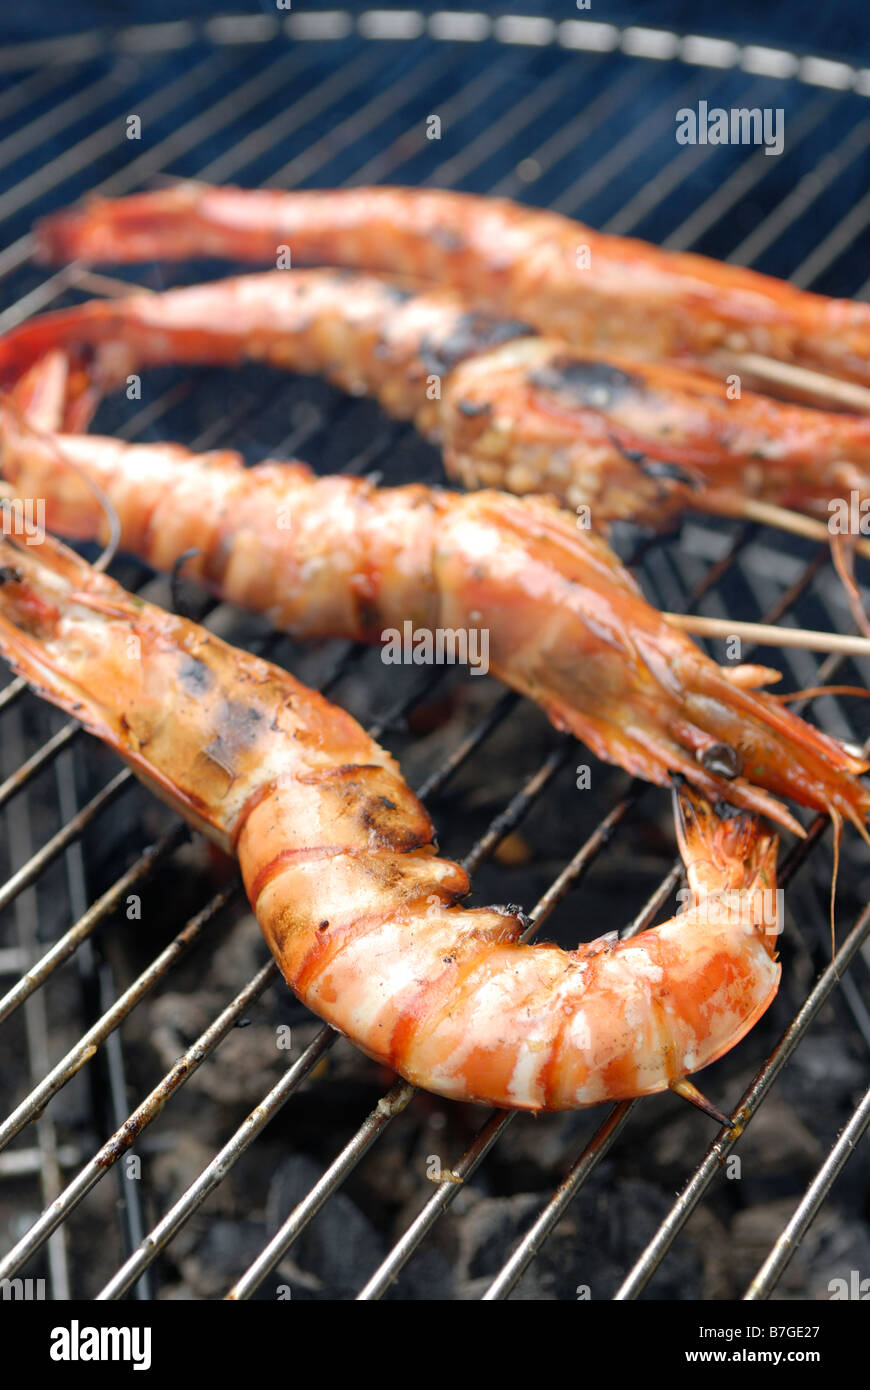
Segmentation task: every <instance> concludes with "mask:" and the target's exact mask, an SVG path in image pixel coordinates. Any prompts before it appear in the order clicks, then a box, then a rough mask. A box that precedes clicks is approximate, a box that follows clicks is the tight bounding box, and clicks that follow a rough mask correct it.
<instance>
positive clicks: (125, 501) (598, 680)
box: [0, 364, 870, 834]
mask: <svg viewBox="0 0 870 1390" xmlns="http://www.w3.org/2000/svg"><path fill="white" fill-rule="evenodd" d="M61 365H62V364H61ZM34 380H36V381H37V382H38V381H39V380H41V381H42V382H43V384H44V382H45V377H44V376H43V375H42V374H41V373H39V372H38V373H37V374H36V377H35V378H31V384H32V382H33V381H34ZM21 385H22V386H25V387H26V386H27V385H28V382H27V379H26V378H25V380H24V382H23V383H21ZM19 399H20V398H19ZM44 404H45V402H44V401H43V405H44ZM37 405H39V402H38V401H35V400H34V399H33V398H32V393H31V398H30V399H29V400H28V406H29V408H30V409H31V412H33V411H34V410H35V408H36V406H37ZM37 413H38V412H37ZM47 413H48V414H50V413H51V408H50V406H49V407H48V410H47ZM0 468H2V473H3V476H4V479H5V481H6V484H7V486H8V487H10V488H12V489H14V491H15V492H16V493H17V495H18V497H19V498H20V499H26V498H28V497H29V498H32V499H33V498H38V499H41V500H42V502H43V503H44V505H45V522H46V524H47V525H48V527H49V528H50V529H53V530H56V531H59V532H61V533H62V534H64V535H66V536H68V537H72V538H79V539H85V538H95V537H97V536H100V537H101V538H105V536H104V534H103V533H102V531H101V528H102V527H103V526H104V524H105V522H104V516H103V507H104V505H105V500H108V502H109V503H110V504H111V507H112V508H113V509H114V512H115V513H116V514H117V519H118V522H119V525H120V536H119V539H120V543H121V546H122V548H124V549H126V550H128V551H130V552H133V553H136V554H137V555H139V556H140V557H141V558H142V559H144V560H145V561H146V562H147V563H149V564H150V565H152V566H154V567H155V568H157V569H162V570H171V569H172V568H173V567H174V566H175V565H176V563H177V562H178V561H180V560H182V559H183V560H184V561H185V564H186V566H187V569H186V571H185V572H186V573H189V574H191V575H192V576H198V577H199V578H201V579H202V580H204V582H205V583H206V584H208V585H209V586H210V587H211V588H212V589H213V590H215V591H216V592H217V593H219V594H220V595H222V596H223V597H225V598H227V599H230V600H232V601H233V602H236V603H239V604H242V605H244V606H246V607H248V608H251V609H254V610H257V611H259V612H262V613H265V614H266V615H268V616H269V617H270V619H271V620H272V621H273V622H274V623H275V624H276V625H277V626H279V627H282V628H286V629H289V630H290V631H291V632H293V633H294V634H296V635H298V636H308V637H312V636H317V637H323V636H331V637H337V636H340V637H345V638H350V639H355V640H363V641H374V642H378V641H381V640H383V639H384V637H385V636H386V634H387V633H388V631H390V630H392V631H394V632H399V633H402V632H403V631H405V629H406V628H407V627H409V628H410V629H411V631H412V633H416V632H417V631H418V630H422V631H423V632H428V633H430V634H433V633H435V632H437V631H442V632H449V633H451V634H455V633H457V632H459V633H465V634H466V635H467V634H469V632H477V633H481V632H485V633H486V634H487V641H488V659H489V666H490V668H491V669H492V671H493V673H494V674H496V675H498V676H499V677H500V678H501V679H503V680H504V681H505V682H506V683H507V684H508V685H510V686H512V687H513V688H514V689H515V690H518V691H520V692H521V693H522V694H524V695H526V696H529V697H530V698H532V699H534V700H536V701H538V703H539V704H540V705H541V706H542V707H543V708H544V710H545V711H546V712H547V713H548V715H549V716H550V718H551V720H552V721H553V722H554V723H555V724H556V725H557V726H558V727H559V728H562V729H567V730H570V731H571V732H572V733H573V734H575V735H576V736H577V737H579V738H580V739H582V740H583V741H584V742H585V743H586V744H587V745H588V746H589V747H590V748H591V749H592V750H593V752H594V753H595V754H596V755H597V756H599V757H601V758H603V759H605V760H606V761H609V762H614V763H617V764H619V765H621V766H622V767H624V768H625V769H627V770H628V771H629V772H631V773H632V774H634V775H637V776H641V777H644V778H646V779H647V780H649V781H652V782H655V783H658V784H660V785H665V784H667V783H668V782H669V780H670V776H671V774H672V773H673V772H677V773H680V774H682V775H683V776H684V777H685V778H686V779H687V780H688V781H689V782H691V783H693V784H694V785H695V786H696V787H697V788H698V789H699V790H701V791H702V792H704V793H705V794H706V795H707V796H709V797H710V798H712V799H722V800H726V801H730V802H732V803H734V804H735V805H738V806H742V807H745V808H748V809H752V810H755V811H760V812H762V813H763V814H766V815H768V816H771V817H772V818H774V819H776V820H778V821H779V822H780V823H781V824H783V825H786V826H788V827H789V828H790V829H792V830H794V831H796V833H798V834H800V833H802V832H801V828H800V826H799V824H798V822H797V821H795V820H794V818H793V817H792V816H791V815H790V813H789V812H788V811H787V810H786V808H785V807H784V806H783V805H782V804H781V803H780V802H779V801H778V800H777V799H776V798H777V797H778V796H783V797H786V798H791V799H793V800H795V801H797V802H799V803H801V804H803V805H806V806H811V807H814V808H816V809H818V810H820V811H823V812H826V813H828V814H830V815H831V817H832V818H833V820H834V823H835V827H836V829H837V831H838V833H839V826H840V825H841V823H842V819H843V818H844V817H845V818H847V819H848V820H850V821H851V822H852V823H854V824H855V825H856V826H858V828H859V829H860V830H861V831H862V833H864V821H865V818H866V815H867V812H868V809H870V792H868V791H867V789H866V788H865V787H864V786H863V785H862V784H861V782H860V781H859V780H858V776H859V774H861V773H862V772H864V771H866V770H867V764H866V763H863V762H861V761H859V760H858V759H856V758H853V757H852V756H851V755H850V754H848V753H847V752H846V751H845V750H844V749H843V748H842V746H841V745H840V744H838V743H837V742H835V741H834V740H833V739H830V738H828V737H826V736H825V735H824V734H822V733H820V732H818V731H817V730H815V729H813V728H812V727H811V726H810V725H808V724H806V723H805V722H804V721H803V720H801V719H800V718H798V717H797V716H796V715H794V714H793V713H791V712H790V711H789V710H787V709H786V708H784V706H783V705H782V703H780V702H779V701H778V700H777V699H776V698H774V697H772V696H770V695H767V694H764V693H760V692H758V691H756V690H754V689H752V687H753V686H757V685H760V684H763V683H764V682H765V681H766V680H770V679H775V678H776V675H777V673H776V672H771V671H769V670H767V669H766V668H759V667H754V666H742V667H731V668H725V667H723V668H720V667H719V666H717V665H716V664H715V663H714V662H712V661H710V660H709V659H708V658H706V657H705V656H704V655H703V654H702V653H701V652H700V651H699V649H698V648H697V647H696V646H695V645H694V643H693V642H692V641H691V640H690V639H689V638H688V637H687V636H686V635H685V634H684V633H683V632H681V631H680V630H679V629H678V628H676V627H675V626H674V625H672V624H671V623H670V622H668V621H667V620H666V619H665V618H664V617H663V616H662V614H660V613H659V612H658V611H657V610H656V609H655V608H653V607H652V606H651V605H650V604H649V603H647V602H646V600H645V599H644V598H643V596H642V594H641V593H640V591H639V589H638V587H637V585H636V584H635V582H634V580H633V579H632V577H631V575H630V574H629V573H628V571H627V570H626V569H625V568H624V567H623V566H622V565H621V564H620V562H619V561H618V560H617V558H616V556H615V555H614V554H613V553H612V551H610V549H609V547H608V546H607V545H606V544H605V543H604V542H603V541H602V540H601V539H600V538H599V537H596V536H594V535H592V534H590V533H589V532H586V531H582V530H579V529H578V528H577V526H576V524H575V520H574V518H573V517H571V516H570V515H569V514H568V513H566V512H565V511H564V510H562V509H560V508H559V507H558V506H556V504H555V503H553V502H551V501H549V500H548V499H545V498H532V497H527V498H516V497H512V496H510V495H508V494H504V493H497V492H492V491H481V492H477V493H472V494H468V495H461V494H458V493H451V492H447V491H442V490H441V489H437V488H428V487H425V486H423V485H420V484H415V485H410V486H406V487H397V488H380V487H376V486H375V485H374V484H373V483H372V482H370V481H367V480H363V479H358V478H349V477H327V478H317V477H315V476H314V475H313V474H312V473H311V471H310V470H309V469H308V468H306V467H305V465H304V464H299V463H289V464H288V463H279V462H268V463H264V464H259V465H257V466H256V467H254V468H250V469H249V468H245V466H244V462H243V460H242V459H241V458H240V457H239V456H238V455H237V454H233V453H231V452H229V451H219V452H216V453H212V454H206V455H202V456H197V455H194V454H191V453H189V452H188V451H187V450H185V449H183V448H181V447H180V446H177V445H171V444H144V445H136V444H128V443H124V442H123V441H120V440H114V439H108V438H99V437H95V436H81V435H52V434H49V433H44V432H40V431H38V430H36V429H34V428H33V427H32V426H31V425H29V424H27V423H26V422H25V420H24V419H23V418H22V417H21V416H20V415H19V413H18V412H17V410H16V409H15V408H14V407H12V406H11V405H10V404H9V403H0Z"/></svg>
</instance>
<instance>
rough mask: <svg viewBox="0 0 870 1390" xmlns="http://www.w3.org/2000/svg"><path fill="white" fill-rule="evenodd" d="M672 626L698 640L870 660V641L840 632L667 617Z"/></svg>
mask: <svg viewBox="0 0 870 1390" xmlns="http://www.w3.org/2000/svg"><path fill="white" fill-rule="evenodd" d="M662 617H664V618H667V620H668V622H669V623H673V624H674V626H675V627H680V628H682V629H683V631H684V632H692V633H695V635H696V636H698V637H742V638H744V639H745V640H746V641H747V642H757V643H759V644H764V645H765V646H770V647H801V648H803V650H804V651H808V652H837V653H838V654H839V655H841V656H870V639H868V638H866V637H847V636H844V634H843V633H840V632H813V631H812V630H811V629H809V628H804V627H776V626H775V625H774V624H773V623H738V622H733V621H732V620H731V619H730V618H705V617H704V616H703V615H702V614H696V613H663V614H662Z"/></svg>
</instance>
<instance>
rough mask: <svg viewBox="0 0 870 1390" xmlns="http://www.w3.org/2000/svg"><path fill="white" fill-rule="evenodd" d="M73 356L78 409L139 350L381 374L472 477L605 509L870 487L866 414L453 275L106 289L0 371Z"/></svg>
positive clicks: (818, 495)
mask: <svg viewBox="0 0 870 1390" xmlns="http://www.w3.org/2000/svg"><path fill="white" fill-rule="evenodd" d="M55 347H63V348H64V350H65V351H66V352H67V353H68V355H69V357H70V359H71V363H72V373H71V377H70V382H69V385H68V401H67V406H66V419H67V423H68V425H69V426H70V427H71V428H74V429H79V428H82V427H83V426H84V425H85V424H86V422H87V418H88V416H89V414H90V412H91V409H92V407H93V405H94V404H95V402H96V400H97V398H98V396H99V394H100V393H101V392H102V391H104V390H108V389H112V388H113V387H115V386H117V385H118V384H120V383H121V382H123V381H124V379H125V378H126V377H127V376H128V375H129V374H130V373H133V372H136V371H138V370H139V369H140V368H142V367H147V366H154V365H159V364H166V363H173V362H188V363H219V364H225V365H232V364H235V363H238V362H241V361H244V360H245V359H249V360H256V361H265V362H268V363H270V364H272V365H274V366H279V367H283V368H290V369H292V370H295V371H300V372H309V373H314V372H321V373H324V374H325V375H327V376H328V377H329V378H330V379H331V380H332V381H334V382H336V383H337V384H338V385H340V386H342V387H343V388H344V389H346V390H349V391H351V392H354V393H360V392H368V393H370V394H372V395H374V396H376V397H377V398H378V400H379V401H380V402H381V404H382V405H383V406H384V407H385V408H386V409H387V410H388V411H389V412H390V413H391V414H393V415H395V416H398V417H399V418H402V419H412V420H414V421H415V422H416V424H417V426H418V427H419V428H420V430H421V431H422V432H423V433H424V434H425V435H427V436H428V437H429V438H431V439H433V440H434V441H436V442H438V443H440V445H441V446H442V448H443V452H444V459H445V463H446V466H447V468H448V471H450V472H451V473H453V474H454V475H455V476H457V477H458V478H459V479H460V480H461V481H462V482H463V483H465V484H466V485H468V486H489V487H501V488H504V489H506V490H508V491H510V492H517V493H529V492H545V491H546V492H550V493H551V494H553V495H554V496H556V497H558V498H560V499H561V500H562V501H565V502H567V503H568V504H569V505H570V506H571V507H572V508H581V509H583V514H584V515H588V519H589V521H590V522H591V524H593V525H595V526H596V527H602V526H605V525H606V523H607V522H609V521H611V520H614V519H616V518H624V519H631V520H634V521H637V522H640V523H642V524H651V525H658V526H661V525H666V524H668V523H671V522H673V521H674V519H675V518H676V516H677V515H678V514H679V513H680V512H682V511H683V510H686V509H693V510H701V511H711V512H720V513H726V514H728V515H740V514H742V513H743V512H744V511H745V510H746V505H747V499H758V500H760V501H762V502H763V503H765V504H776V506H777V507H783V508H798V509H802V510H804V511H807V512H811V513H815V514H817V515H822V516H824V517H825V518H827V517H828V515H829V513H828V503H829V501H830V499H831V498H834V497H836V498H843V497H846V498H850V497H851V495H852V493H853V492H856V493H857V494H858V495H859V496H861V497H862V498H863V497H864V496H866V495H867V494H868V492H870V482H868V470H870V416H868V417H858V416H850V415H845V414H834V413H826V412H823V411H820V410H813V409H810V408H808V407H803V406H797V405H787V404H784V403H782V402H779V401H775V400H772V399H769V398H767V397H765V396H760V395H753V394H751V393H749V392H742V393H741V394H740V396H739V397H738V398H736V399H732V398H731V395H730V387H728V386H726V385H724V384H722V383H719V382H717V381H715V380H714V379H713V378H712V377H708V376H704V375H702V374H699V373H696V372H691V371H687V370H686V369H685V368H680V367H662V366H653V365H649V364H640V363H637V362H633V361H629V360H628V359H627V358H615V357H607V358H605V357H600V356H597V355H596V356H595V358H590V357H588V356H584V355H582V354H581V353H579V352H577V351H576V350H575V349H572V348H569V347H568V346H566V345H565V344H564V343H563V342H559V341H557V340H555V339H552V338H542V337H539V336H537V335H536V334H535V333H534V332H533V331H532V330H531V329H530V328H528V327H527V326H526V325H524V324H522V323H516V322H511V321H502V320H497V319H490V318H486V317H485V316H483V315H480V314H476V313H473V312H471V311H470V310H469V308H468V306H467V304H466V303H465V302H464V301H463V300H462V299H461V298H460V297H459V296H458V295H456V294H455V293H453V292H452V291H449V290H433V291H430V292H425V293H414V292H410V291H407V290H403V289H399V288H397V287H396V286H394V285H391V284H389V283H386V282H384V281H381V280H378V279H375V278H373V277H370V276H351V277H348V275H347V274H346V273H344V272H336V271H298V272H297V271H272V272H269V273H267V274H263V275H250V276H243V277H240V278H238V279H230V280H222V281H217V282H215V283H213V284H204V285H197V286H193V287H190V288H183V289H174V290H169V291H166V292H164V293H161V294H154V293H150V292H139V293H132V294H130V295H126V296H124V297H122V298H120V299H117V300H95V301H91V302H88V303H84V304H80V305H78V306H76V307H74V308H71V309H65V310H61V311H59V312H55V313H51V314H45V315H42V316H40V317H38V318H35V319H32V320H29V321H28V322H26V323H24V324H22V325H21V326H20V327H17V328H15V329H13V330H12V331H11V332H9V333H8V334H7V335H5V337H4V338H2V339H0V380H3V381H5V382H6V383H7V384H8V383H11V382H13V381H15V380H16V379H17V378H18V377H20V375H21V374H22V373H23V372H24V371H25V370H26V369H27V368H28V367H30V366H31V365H32V364H33V363H34V362H35V361H36V360H37V359H38V358H40V357H41V356H42V355H43V354H44V353H46V352H48V351H49V350H50V349H52V348H55Z"/></svg>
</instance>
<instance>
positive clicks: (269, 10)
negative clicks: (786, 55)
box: [0, 0, 870, 62]
mask: <svg viewBox="0 0 870 1390" xmlns="http://www.w3.org/2000/svg"><path fill="white" fill-rule="evenodd" d="M374 8H384V9H409V8H414V6H413V5H411V4H410V3H409V4H398V5H379V4H377V3H376V0H369V2H368V3H363V2H362V0H349V3H344V4H342V3H339V0H294V4H293V9H294V10H296V11H302V10H317V9H345V10H352V11H359V10H367V9H374ZM419 8H421V9H423V10H427V11H428V10H436V9H467V10H485V11H486V12H487V13H492V14H511V13H513V14H542V15H547V16H549V17H550V18H551V19H555V20H561V19H571V18H576V17H577V14H578V11H577V9H576V6H575V5H574V4H573V3H572V0H563V3H558V2H557V3H553V0H549V3H548V0H497V3H493V0H483V3H476V2H475V3H472V2H471V0H466V2H464V3H452V2H451V3H447V2H446V0H445V3H439V2H438V0H431V2H430V3H423V4H422V5H420V6H419ZM3 9H4V13H2V14H0V34H2V35H3V36H4V38H5V39H11V38H14V39H27V38H38V37H42V36H44V35H46V34H50V33H51V34H63V33H72V32H74V31H76V30H81V29H89V28H92V27H94V26H103V25H107V26H114V25H118V24H141V23H145V22H152V23H153V22H157V21H164V22H165V21H167V20H173V19H184V18H190V17H202V18H210V17H212V16H213V15H215V14H240V13H252V14H260V13H262V14H274V13H275V4H274V3H273V0H148V4H147V5H143V4H142V3H141V0H76V3H73V4H64V3H62V0H53V2H52V0H50V3H48V4H42V5H39V6H34V5H20V6H18V7H16V9H15V10H14V12H13V8H12V6H11V5H8V4H7V5H6V6H4V7H3ZM584 13H585V14H586V15H587V16H588V17H589V18H591V19H595V20H596V21H599V22H602V23H611V24H620V25H622V24H643V25H649V26H651V27H654V28H673V29H677V30H679V31H681V32H687V33H704V34H713V35H716V36H721V37H723V38H729V39H737V40H740V41H743V42H754V43H768V44H773V45H777V44H778V45H783V46H788V47H789V48H794V49H801V50H810V49H812V50H813V51H814V52H818V53H824V54H827V55H830V56H832V57H836V56H840V57H848V58H850V59H851V60H852V61H853V62H854V61H855V60H856V59H857V60H864V61H868V62H870V5H868V4H867V3H866V0H829V3H825V4H820V3H819V2H818V0H731V2H730V3H729V4H721V3H718V0H716V3H714V0H592V7H591V9H590V10H589V11H585V12H584Z"/></svg>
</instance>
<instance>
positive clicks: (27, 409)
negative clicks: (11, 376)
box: [8, 348, 70, 430]
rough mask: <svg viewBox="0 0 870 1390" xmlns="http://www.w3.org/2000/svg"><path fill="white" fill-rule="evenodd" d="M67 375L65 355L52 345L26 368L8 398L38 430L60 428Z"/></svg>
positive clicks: (65, 395)
mask: <svg viewBox="0 0 870 1390" xmlns="http://www.w3.org/2000/svg"><path fill="white" fill-rule="evenodd" d="M69 375H70V364H69V360H68V359H67V356H66V354H65V353H64V352H62V351H61V350H60V349H59V348H53V349H52V350H51V351H50V352H47V353H46V354H45V356H44V357H40V358H38V359H37V360H36V362H34V363H33V365H32V366H30V367H28V368H27V370H26V371H25V372H24V375H23V376H22V377H21V378H20V379H19V380H18V381H17V382H16V383H15V384H14V386H13V387H12V389H11V390H10V392H9V396H8V399H9V401H10V403H11V404H12V406H13V407H14V408H15V409H16V410H17V411H18V412H19V414H20V415H21V416H22V418H23V419H25V420H27V421H28V423H29V424H31V425H33V426H35V427H36V428H37V429H40V430H59V429H61V428H62V427H63V424H64V418H65V414H66V405H67V393H68V390H69V385H70V383H69Z"/></svg>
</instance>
